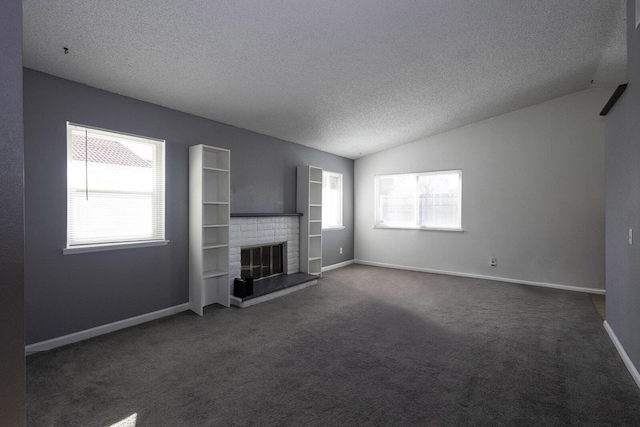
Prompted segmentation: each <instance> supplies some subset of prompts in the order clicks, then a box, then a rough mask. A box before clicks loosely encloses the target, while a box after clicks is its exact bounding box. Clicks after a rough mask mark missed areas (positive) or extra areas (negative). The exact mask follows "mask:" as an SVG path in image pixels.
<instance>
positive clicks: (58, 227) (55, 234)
mask: <svg viewBox="0 0 640 427" xmlns="http://www.w3.org/2000/svg"><path fill="white" fill-rule="evenodd" d="M24 120H25V194H26V201H25V203H26V205H25V206H26V258H25V264H26V277H25V310H26V337H27V343H28V344H30V343H35V342H40V341H43V340H47V339H51V338H54V337H59V336H63V335H66V334H70V333H73V332H77V331H82V330H85V329H89V328H92V327H95V326H99V325H103V324H107V323H111V322H114V321H118V320H122V319H126V318H130V317H133V316H138V315H141V314H145V313H148V312H152V311H156V310H160V309H163V308H167V307H171V306H175V305H179V304H182V303H185V302H187V301H188V246H187V245H188V147H189V146H191V145H195V144H201V143H203V144H209V145H214V146H218V147H223V148H228V149H230V150H231V170H232V171H231V211H232V212H236V213H247V212H295V206H296V167H297V166H300V165H305V164H311V165H315V166H318V167H322V168H325V169H329V170H332V171H335V172H340V173H342V174H343V176H344V180H345V224H346V228H345V229H344V230H342V231H338V232H332V233H331V235H330V236H328V238H327V239H326V242H325V245H324V252H325V254H326V260H325V265H329V264H333V263H337V262H342V261H348V260H351V259H353V197H352V194H353V190H352V189H353V161H352V160H349V159H345V158H341V157H338V156H334V155H331V154H327V153H323V152H321V151H318V150H314V149H310V148H307V147H304V146H301V145H298V144H292V143H289V142H286V141H282V140H278V139H275V138H271V137H268V136H265V135H260V134H257V133H254V132H250V131H246V130H242V129H238V128H235V127H232V126H227V125H223V124H220V123H216V122H213V121H210V120H205V119H202V118H199V117H195V116H192V115H188V114H185V113H180V112H177V111H174V110H170V109H167V108H164V107H160V106H157V105H153V104H149V103H145V102H141V101H137V100H134V99H132V98H128V97H124V96H120V95H116V94H113V93H109V92H105V91H102V90H98V89H95V88H92V87H88V86H84V85H81V84H77V83H74V82H71V81H68V80H63V79H60V78H57V77H53V76H50V75H47V74H43V73H40V72H36V71H33V70H29V69H25V70H24ZM67 120H69V121H72V122H76V123H80V124H86V125H90V126H97V127H101V128H105V129H113V130H118V131H123V132H128V133H132V134H137V135H144V136H149V137H153V138H160V139H165V140H166V142H167V146H166V152H167V167H166V184H167V186H166V206H167V208H166V236H167V239H169V240H171V243H170V244H169V245H167V246H160V247H152V248H139V249H127V250H117V251H108V252H96V253H87V254H75V255H64V256H63V255H62V248H63V247H64V246H65V244H66V131H65V123H66V121H67ZM337 247H343V248H344V249H343V254H342V255H341V256H340V255H337V256H336V255H335V254H336V253H337V252H338V249H337Z"/></svg>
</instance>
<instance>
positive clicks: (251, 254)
mask: <svg viewBox="0 0 640 427" xmlns="http://www.w3.org/2000/svg"><path fill="white" fill-rule="evenodd" d="M285 254H286V252H285V247H284V244H283V243H278V244H270V245H263V246H251V247H245V248H241V249H240V263H241V270H240V277H242V278H243V279H246V278H247V277H253V278H254V280H257V279H260V278H264V277H270V276H275V275H278V274H282V273H284V268H283V266H284V260H283V258H284V256H285Z"/></svg>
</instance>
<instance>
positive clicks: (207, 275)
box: [202, 270, 229, 279]
mask: <svg viewBox="0 0 640 427" xmlns="http://www.w3.org/2000/svg"><path fill="white" fill-rule="evenodd" d="M227 274H229V273H227V272H226V271H223V270H208V271H205V272H203V273H202V278H203V279H210V278H212V277H220V276H225V275H227Z"/></svg>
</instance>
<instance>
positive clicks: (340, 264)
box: [322, 259, 356, 273]
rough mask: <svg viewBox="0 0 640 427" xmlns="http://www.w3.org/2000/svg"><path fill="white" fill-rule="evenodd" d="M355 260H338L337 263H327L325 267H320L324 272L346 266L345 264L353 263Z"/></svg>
mask: <svg viewBox="0 0 640 427" xmlns="http://www.w3.org/2000/svg"><path fill="white" fill-rule="evenodd" d="M355 262H356V261H355V260H353V259H352V260H349V261H345V262H339V263H337V264H331V265H327V266H326V267H322V272H323V273H324V272H325V271H330V270H335V269H336V268H342V267H346V266H347V265H351V264H353V263H355Z"/></svg>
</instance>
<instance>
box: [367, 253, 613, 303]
mask: <svg viewBox="0 0 640 427" xmlns="http://www.w3.org/2000/svg"><path fill="white" fill-rule="evenodd" d="M354 262H355V263H356V264H362V265H372V266H374V267H385V268H395V269H397V270H409V271H420V272H423V273H434V274H446V275H448V276H460V277H472V278H474V279H483V280H493V281H497V282H507V283H517V284H519V285H531V286H541V287H544V288H554V289H562V290H565V291H574V292H586V293H588V294H596V295H604V294H605V293H606V291H605V290H604V289H594V288H583V287H580V286H568V285H558V284H556V283H544V282H532V281H529V280H518V279H509V278H507V277H495V276H483V275H481V274H472V273H459V272H456V271H443V270H434V269H430V268H421V267H410V266H405V265H395V264H385V263H382V262H373V261H364V260H361V259H357V260H355V261H354Z"/></svg>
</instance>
